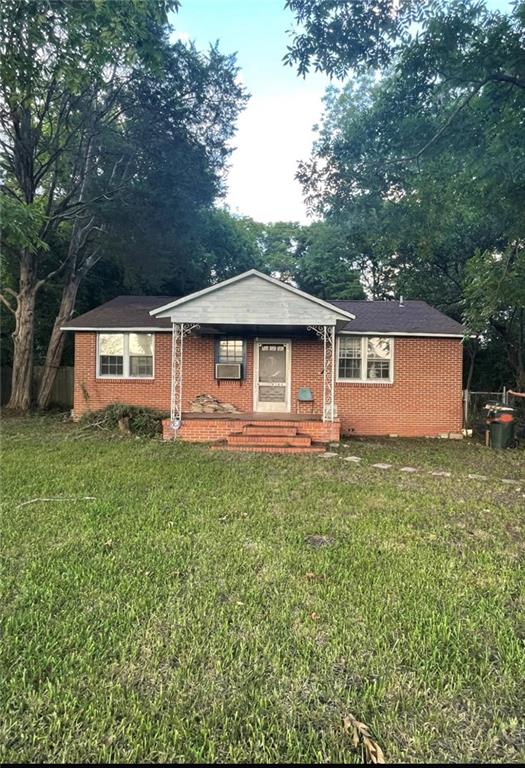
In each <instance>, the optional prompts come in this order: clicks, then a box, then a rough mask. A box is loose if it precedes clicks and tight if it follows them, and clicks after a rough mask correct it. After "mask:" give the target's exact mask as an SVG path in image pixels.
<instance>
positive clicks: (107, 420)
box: [80, 403, 169, 437]
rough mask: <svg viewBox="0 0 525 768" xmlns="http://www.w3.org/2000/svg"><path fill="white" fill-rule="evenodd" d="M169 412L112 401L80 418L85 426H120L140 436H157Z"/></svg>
mask: <svg viewBox="0 0 525 768" xmlns="http://www.w3.org/2000/svg"><path fill="white" fill-rule="evenodd" d="M168 416H169V413H166V412H165V411H159V410H156V409H155V408H145V407H144V406H138V405H126V404H125V403H112V404H111V405H108V406H106V408H102V409H101V410H99V411H88V412H87V413H85V414H84V415H83V416H82V418H81V419H80V423H81V425H82V426H84V427H93V428H95V427H98V428H100V429H103V430H116V429H118V428H119V426H120V429H121V430H122V429H123V430H124V431H127V430H128V429H129V432H130V433H131V434H133V435H139V436H140V437H157V436H158V435H159V434H161V433H162V419H166V418H167V417H168Z"/></svg>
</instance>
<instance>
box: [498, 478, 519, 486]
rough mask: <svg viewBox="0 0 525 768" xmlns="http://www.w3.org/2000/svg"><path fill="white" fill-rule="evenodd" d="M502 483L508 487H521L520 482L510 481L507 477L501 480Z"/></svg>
mask: <svg viewBox="0 0 525 768" xmlns="http://www.w3.org/2000/svg"><path fill="white" fill-rule="evenodd" d="M501 482H502V483H507V485H519V484H520V481H519V480H510V479H509V478H507V477H502V478H501Z"/></svg>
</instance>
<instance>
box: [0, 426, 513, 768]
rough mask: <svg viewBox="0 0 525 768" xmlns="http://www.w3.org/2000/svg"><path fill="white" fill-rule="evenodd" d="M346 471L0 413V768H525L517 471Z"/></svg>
mask: <svg viewBox="0 0 525 768" xmlns="http://www.w3.org/2000/svg"><path fill="white" fill-rule="evenodd" d="M339 453H340V454H341V456H348V455H349V454H350V455H358V456H361V457H362V461H361V462H360V463H352V462H349V461H343V460H342V458H341V457H333V458H319V457H293V456H272V455H267V456H265V455H256V454H235V453H222V452H210V451H208V450H207V448H205V447H199V446H191V445H187V444H186V445H185V444H172V443H170V444H163V443H161V442H159V441H155V440H146V439H134V438H131V439H130V438H119V437H116V436H115V437H112V436H108V435H106V434H105V433H103V432H100V431H98V432H96V433H93V432H87V431H85V432H80V431H79V428H78V427H77V426H75V425H72V424H67V423H63V422H62V421H61V420H60V419H59V418H57V417H46V418H41V417H40V418H39V417H28V418H24V419H21V418H11V417H9V418H8V417H5V418H3V422H2V459H1V472H2V476H1V481H2V532H1V556H2V562H1V573H0V579H1V585H2V595H1V599H0V611H1V614H2V630H1V631H2V649H1V654H2V659H1V669H0V759H1V760H2V761H3V762H8V761H13V762H15V761H16V762H21V761H30V762H36V761H74V762H95V761H97V762H98V761H101V762H104V761H117V762H132V761H151V762H157V761H171V762H173V761H184V762H190V761H195V762H203V761H206V762H210V761H222V762H224V761H230V762H232V761H233V762H238V761H254V762H277V761H279V760H282V761H287V762H290V761H297V762H301V761H304V762H340V761H346V762H359V761H360V756H359V755H358V754H355V753H353V752H352V749H351V743H350V736H349V735H348V734H347V733H345V732H344V730H343V728H342V718H343V717H344V716H345V715H346V714H348V713H352V714H353V715H354V716H356V717H357V718H358V719H360V720H362V721H364V722H366V723H367V724H368V725H369V726H370V728H371V729H372V731H373V733H374V735H375V738H376V739H377V741H378V743H379V744H380V745H381V746H382V748H383V750H384V752H385V755H386V759H387V761H388V762H395V761H405V762H425V761H432V762H434V761H440V760H443V761H449V762H450V761H455V762H462V761H476V760H479V761H482V762H488V761H493V762H496V761H497V762H505V761H509V762H511V761H512V762H519V761H521V760H523V759H525V726H524V721H523V703H524V695H523V693H524V680H525V651H524V640H525V590H524V569H523V562H524V561H523V555H524V552H525V537H524V530H523V527H524V526H523V522H524V516H525V515H524V511H525V452H524V451H523V450H521V451H520V450H514V451H505V452H502V453H501V454H497V453H495V452H491V451H489V450H487V449H485V448H484V447H483V446H480V445H476V444H471V443H467V442H464V443H456V442H447V441H430V440H421V441H408V440H405V441H403V440H384V441H379V440H378V441H364V440H363V441H361V440H353V441H351V443H350V447H345V446H342V447H341V448H340V449H339ZM376 462H383V463H391V464H393V465H394V466H393V467H392V468H390V469H386V470H380V469H377V468H374V467H372V464H373V463H376ZM405 465H411V466H413V467H417V468H418V469H419V470H420V471H419V472H418V473H413V474H410V473H400V472H399V471H398V469H399V468H400V467H403V466H405ZM431 470H435V471H440V470H443V471H448V472H451V473H452V476H451V477H441V476H434V475H431V474H430V471H431ZM469 474H486V475H488V476H489V478H488V480H480V479H478V478H476V477H474V478H469V477H468V475H469ZM502 478H505V479H510V480H514V481H518V483H516V482H514V483H502V482H501V479H502ZM521 481H523V484H522V485H520V483H521ZM84 496H89V497H95V498H94V500H89V499H85V500H81V499H80V500H79V497H84ZM37 497H61V498H63V499H66V500H59V501H47V502H44V501H41V502H36V503H31V504H26V505H23V506H20V505H22V503H23V502H26V501H29V500H31V499H34V498H37ZM67 499H75V500H67ZM311 537H313V538H311ZM315 537H323V538H315Z"/></svg>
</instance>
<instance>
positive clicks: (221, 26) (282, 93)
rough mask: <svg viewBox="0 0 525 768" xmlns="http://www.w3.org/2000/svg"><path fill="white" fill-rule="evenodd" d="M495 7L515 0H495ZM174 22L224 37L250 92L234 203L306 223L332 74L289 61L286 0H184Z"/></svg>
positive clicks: (233, 171) (182, 28) (181, 31)
mask: <svg viewBox="0 0 525 768" xmlns="http://www.w3.org/2000/svg"><path fill="white" fill-rule="evenodd" d="M488 5H489V6H491V7H499V8H505V7H508V5H509V3H508V2H506V0H488ZM171 21H172V24H173V26H174V29H175V35H176V36H177V37H180V38H181V39H182V40H194V41H195V43H196V44H197V46H198V47H199V48H201V49H205V48H207V47H208V45H209V44H210V43H215V42H216V41H217V40H218V41H219V48H220V50H221V52H222V53H236V54H237V62H238V64H239V66H240V68H241V73H240V79H241V81H242V82H243V84H244V86H245V88H246V89H247V91H248V92H249V93H250V94H251V98H250V101H249V102H248V105H247V107H246V109H245V110H244V112H243V113H242V114H241V116H240V118H239V121H238V127H237V134H236V136H235V139H234V142H233V145H234V146H235V151H234V153H233V155H232V157H231V163H230V165H231V167H230V171H229V174H228V193H227V196H226V204H227V206H228V207H229V208H230V210H231V211H232V212H233V213H238V214H242V215H245V216H251V217H252V218H254V219H256V220H257V221H261V222H270V221H299V222H302V223H305V222H306V221H307V220H308V218H307V213H306V207H305V205H304V202H303V197H302V190H301V186H300V184H299V183H298V182H297V181H296V180H295V178H294V177H295V173H296V171H297V163H298V162H299V161H300V160H306V159H307V158H308V157H309V155H310V150H311V147H312V142H313V140H314V138H315V134H314V132H313V126H314V125H315V123H317V122H318V121H319V120H320V117H321V115H322V111H323V104H322V97H323V95H324V92H325V90H326V87H327V86H328V85H329V84H330V80H329V78H328V77H327V76H326V75H323V74H322V73H310V74H309V75H307V76H306V78H302V77H299V76H298V75H297V74H296V72H295V70H294V69H293V68H292V67H289V66H284V64H283V62H282V58H283V56H284V55H285V53H286V47H287V44H288V43H289V36H288V35H287V30H289V29H291V28H292V27H293V15H292V13H291V12H290V11H288V10H286V9H285V8H284V0H182V5H181V8H180V10H179V12H178V13H177V14H173V16H172V18H171Z"/></svg>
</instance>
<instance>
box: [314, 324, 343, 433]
mask: <svg viewBox="0 0 525 768" xmlns="http://www.w3.org/2000/svg"><path fill="white" fill-rule="evenodd" d="M308 330H309V331H313V332H314V333H315V334H317V337H318V338H319V339H322V341H323V421H334V419H335V364H336V363H335V325H310V326H308Z"/></svg>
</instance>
